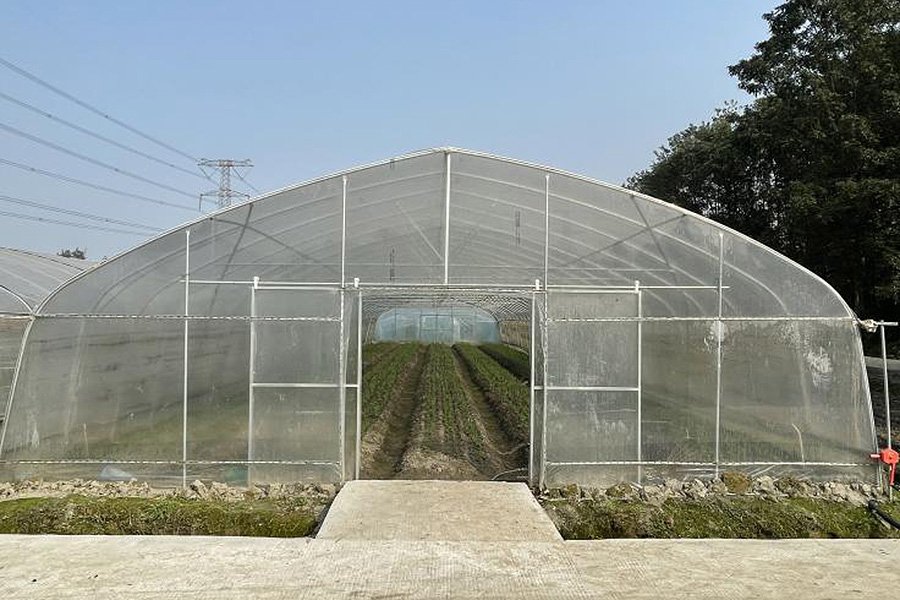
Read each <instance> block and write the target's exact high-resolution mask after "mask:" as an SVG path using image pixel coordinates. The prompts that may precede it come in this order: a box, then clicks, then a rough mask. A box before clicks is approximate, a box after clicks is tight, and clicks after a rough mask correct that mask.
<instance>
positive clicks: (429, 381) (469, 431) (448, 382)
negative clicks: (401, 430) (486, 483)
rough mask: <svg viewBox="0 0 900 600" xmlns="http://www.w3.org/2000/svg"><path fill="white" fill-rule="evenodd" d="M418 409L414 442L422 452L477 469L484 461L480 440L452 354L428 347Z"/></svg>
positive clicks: (444, 348)
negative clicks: (466, 462) (452, 459)
mask: <svg viewBox="0 0 900 600" xmlns="http://www.w3.org/2000/svg"><path fill="white" fill-rule="evenodd" d="M419 402H420V408H419V413H418V416H417V423H416V427H417V431H416V434H415V435H414V439H415V440H416V441H418V442H419V443H421V444H422V445H423V446H424V447H425V448H427V449H429V450H432V451H434V452H440V453H443V454H446V455H448V456H451V457H454V458H459V459H463V460H467V461H468V462H469V463H471V464H472V465H475V466H477V465H479V464H481V463H483V462H484V460H485V459H486V452H485V445H484V438H483V436H482V434H481V431H480V430H479V429H478V425H477V423H476V421H475V417H474V408H473V407H472V405H471V403H470V402H469V398H468V396H467V395H466V391H465V388H464V387H463V382H462V381H461V380H460V378H459V376H458V375H457V373H456V368H455V366H454V358H453V350H452V349H451V348H450V347H449V346H445V345H443V344H432V345H430V346H429V347H428V354H427V356H426V359H425V367H424V368H423V370H422V378H421V380H420V383H419Z"/></svg>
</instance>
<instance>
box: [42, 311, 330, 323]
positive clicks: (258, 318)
mask: <svg viewBox="0 0 900 600" xmlns="http://www.w3.org/2000/svg"><path fill="white" fill-rule="evenodd" d="M35 317H37V318H40V319H119V320H141V319H143V320H148V321H184V320H189V321H318V322H322V323H339V322H340V318H339V317H275V316H255V317H251V316H249V315H100V314H91V313H48V314H42V315H35Z"/></svg>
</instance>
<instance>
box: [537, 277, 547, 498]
mask: <svg viewBox="0 0 900 600" xmlns="http://www.w3.org/2000/svg"><path fill="white" fill-rule="evenodd" d="M549 313H550V293H549V292H548V291H547V288H546V286H545V287H544V311H543V314H542V315H541V319H540V322H541V370H542V373H541V379H542V381H541V389H542V390H543V398H544V403H543V404H544V406H543V407H542V408H543V410H541V470H540V473H541V475H540V480H539V483H538V485H539V487H540V488H542V489H543V488H544V487H545V484H546V481H547V411H548V409H549V407H550V390H548V389H547V352H548V351H549V349H550V341H549V340H548V339H547V333H548V332H547V330H548V325H547V320H548V316H549Z"/></svg>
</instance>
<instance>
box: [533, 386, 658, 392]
mask: <svg viewBox="0 0 900 600" xmlns="http://www.w3.org/2000/svg"><path fill="white" fill-rule="evenodd" d="M534 389H536V390H542V389H545V388H544V387H543V386H535V388H534ZM546 389H547V390H548V391H551V392H555V391H560V392H638V391H640V388H639V387H632V386H618V385H548V386H547V388H546Z"/></svg>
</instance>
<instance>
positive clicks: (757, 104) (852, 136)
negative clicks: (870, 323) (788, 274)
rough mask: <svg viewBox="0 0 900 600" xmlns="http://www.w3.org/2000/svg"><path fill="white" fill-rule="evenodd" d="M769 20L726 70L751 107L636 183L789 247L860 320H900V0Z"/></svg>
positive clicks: (788, 10) (671, 148) (697, 130)
mask: <svg viewBox="0 0 900 600" xmlns="http://www.w3.org/2000/svg"><path fill="white" fill-rule="evenodd" d="M764 19H765V20H766V21H767V22H768V25H769V31H770V36H769V38H768V39H767V40H765V41H762V42H760V43H759V44H757V45H756V49H755V52H754V53H753V54H752V56H750V57H749V58H746V59H744V60H741V61H739V62H738V63H737V64H734V65H732V66H730V67H729V68H728V70H729V72H730V74H731V75H732V76H733V77H736V78H737V81H738V85H739V86H740V87H741V88H742V89H744V90H745V91H746V92H748V93H749V94H751V95H752V96H753V97H754V99H753V101H752V102H750V103H749V104H748V105H747V106H737V105H727V106H726V107H725V108H723V109H721V110H719V111H717V113H716V114H715V116H714V117H713V118H712V119H711V120H710V121H709V122H705V123H701V124H699V125H690V126H689V127H687V128H686V129H684V130H683V131H681V132H679V133H677V134H675V135H674V136H672V137H671V138H669V140H668V142H667V143H666V145H664V146H663V147H662V148H660V149H659V150H658V151H657V153H656V160H655V161H654V162H653V164H652V165H650V166H649V167H648V168H647V169H646V170H644V171H641V172H640V173H637V174H636V175H634V176H633V177H632V178H630V179H629V180H628V183H627V185H628V187H631V188H633V189H636V190H638V191H641V192H644V193H647V194H650V195H653V196H656V197H658V198H661V199H663V200H667V201H669V202H674V203H675V204H679V205H681V206H684V207H686V208H688V209H690V210H693V211H696V212H699V213H701V214H703V215H706V216H708V217H711V218H713V219H716V220H717V221H719V222H721V223H724V224H726V225H729V226H731V227H734V228H735V229H737V230H738V231H741V232H742V233H745V234H748V235H750V236H752V237H754V238H756V239H758V240H760V241H762V242H764V243H766V244H768V245H770V246H772V247H773V248H775V249H776V250H779V251H781V252H783V253H784V254H786V255H787V256H789V257H790V258H792V259H794V260H797V261H798V262H800V263H801V264H803V265H804V266H806V267H809V268H810V269H812V270H813V271H814V272H816V273H818V274H820V275H823V276H824V277H825V278H826V279H828V281H829V283H831V284H833V285H834V286H835V288H836V289H837V290H838V292H840V293H841V295H842V296H843V297H844V298H846V299H847V301H848V302H849V303H850V304H851V306H852V308H853V310H854V311H855V312H856V313H857V314H861V315H891V314H897V311H898V309H900V260H898V257H900V160H897V157H898V156H900V110H898V108H897V98H898V97H900V69H898V68H897V65H900V0H816V1H815V2H810V1H808V0H787V1H786V2H784V3H782V4H781V5H780V6H778V7H776V8H775V9H774V10H772V12H770V13H768V14H766V15H764ZM861 265H865V267H864V268H861ZM887 334H888V336H889V343H891V344H892V349H893V352H894V354H897V353H898V352H900V331H897V328H896V327H894V328H888V331H887ZM864 339H865V341H866V342H867V343H871V344H873V345H877V337H876V336H867V337H866V338H864ZM873 350H874V348H873Z"/></svg>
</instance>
